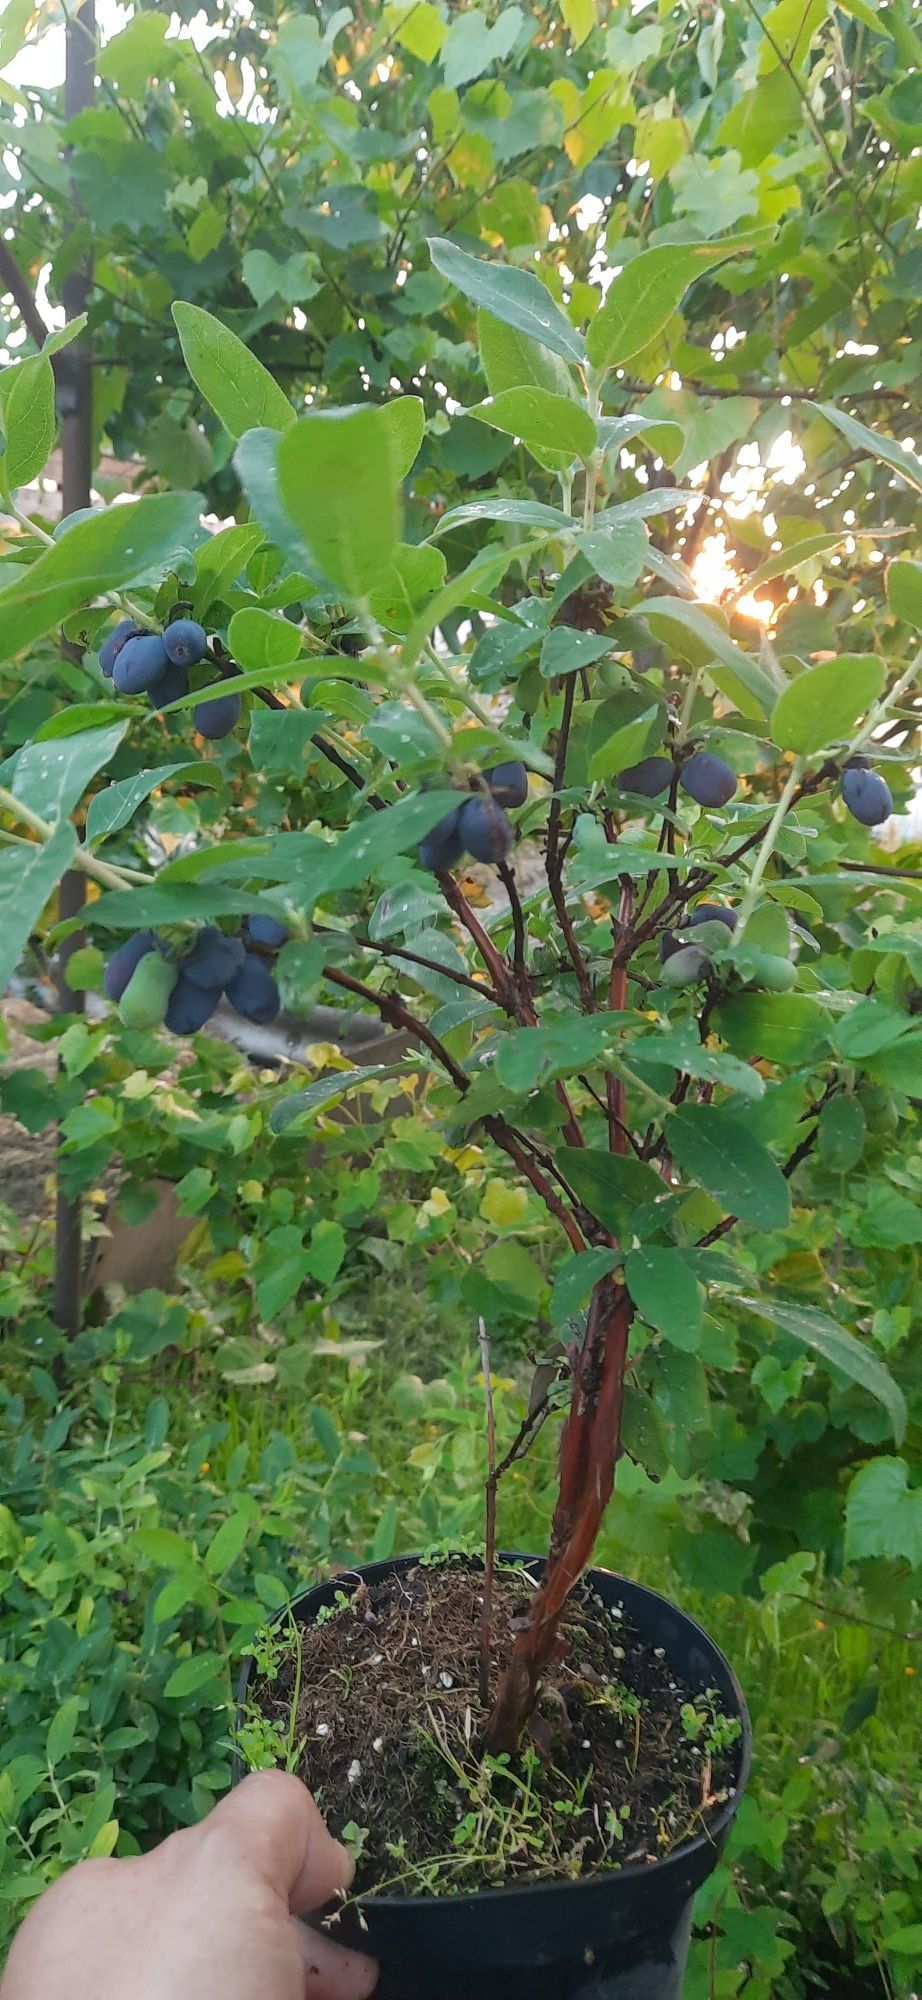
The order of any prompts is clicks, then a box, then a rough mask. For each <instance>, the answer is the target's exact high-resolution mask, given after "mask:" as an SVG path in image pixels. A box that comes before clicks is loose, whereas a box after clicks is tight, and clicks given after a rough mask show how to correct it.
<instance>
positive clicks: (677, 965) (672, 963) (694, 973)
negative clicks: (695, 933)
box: [662, 944, 711, 986]
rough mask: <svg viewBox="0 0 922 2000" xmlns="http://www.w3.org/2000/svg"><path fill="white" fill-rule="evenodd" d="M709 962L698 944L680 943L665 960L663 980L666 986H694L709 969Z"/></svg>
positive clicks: (705, 953)
mask: <svg viewBox="0 0 922 2000" xmlns="http://www.w3.org/2000/svg"><path fill="white" fill-rule="evenodd" d="M710 964H711V961H710V959H709V958H708V955H707V952H706V951H702V950H701V947H700V945H697V944H680V945H678V946H677V948H676V950H675V951H671V952H670V953H669V955H668V957H667V958H666V960H665V963H664V965H663V973H662V976H663V980H664V982H665V984H666V985H667V986H694V985H696V984H697V982H698V980H699V979H703V978H704V976H705V973H706V972H708V971H709V970H710Z"/></svg>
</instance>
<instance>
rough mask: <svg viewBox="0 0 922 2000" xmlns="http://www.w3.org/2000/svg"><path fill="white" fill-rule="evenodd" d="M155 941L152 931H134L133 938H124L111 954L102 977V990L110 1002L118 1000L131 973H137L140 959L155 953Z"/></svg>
mask: <svg viewBox="0 0 922 2000" xmlns="http://www.w3.org/2000/svg"><path fill="white" fill-rule="evenodd" d="M156 949H157V940H156V938H155V936H154V933H153V931H136V932H135V935H134V937H131V938H126V940H125V943H124V944H120V945H119V947H118V950H117V951H114V952H113V953H112V957H111V958H110V959H109V961H108V963H107V965H106V969H105V972H104V973H103V976H102V983H103V989H104V991H105V992H106V993H107V994H108V996H109V999H110V1000H120V999H121V997H122V994H123V993H124V991H125V988H126V986H127V984H128V981H129V979H130V978H131V976H132V973H133V972H136V971H137V968H138V966H139V965H140V963H141V960H142V958H146V957H147V954H148V952H149V951H156Z"/></svg>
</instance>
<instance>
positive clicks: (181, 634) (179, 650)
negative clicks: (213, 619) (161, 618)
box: [163, 618, 208, 667]
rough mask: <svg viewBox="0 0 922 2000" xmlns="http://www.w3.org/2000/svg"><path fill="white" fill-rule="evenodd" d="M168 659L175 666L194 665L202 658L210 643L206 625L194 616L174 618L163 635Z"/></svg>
mask: <svg viewBox="0 0 922 2000" xmlns="http://www.w3.org/2000/svg"><path fill="white" fill-rule="evenodd" d="M163 643H164V645H165V647H166V651H167V659H168V660H172V662H173V665H174V667H194V666H195V664H196V662H197V661H198V660H200V659H202V657H203V655H204V652H205V647H206V645H207V643H208V640H207V636H206V632H205V627H204V625H198V624H197V623H196V621H195V619H194V618H174V620H173V623H172V625H168V626H167V628H166V631H165V632H164V635H163Z"/></svg>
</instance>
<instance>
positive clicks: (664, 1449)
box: [621, 1382, 672, 1479]
mask: <svg viewBox="0 0 922 2000" xmlns="http://www.w3.org/2000/svg"><path fill="white" fill-rule="evenodd" d="M621 1442H622V1444H623V1446H624V1449H625V1451H626V1452H627V1455H628V1458H632V1459H633V1460H634V1462H635V1464H636V1465H642V1466H643V1469H644V1471H645V1472H647V1473H649V1475H650V1478H651V1479H663V1478H665V1475H666V1473H667V1472H668V1471H669V1468H670V1466H671V1464H672V1458H671V1456H670V1451H669V1436H668V1432H667V1429H666V1423H665V1419H664V1418H663V1415H662V1413H661V1412H660V1411H659V1410H658V1409H657V1407H656V1404H655V1403H654V1401H653V1398H652V1396H650V1395H648V1394H647V1393H646V1391H645V1390H643V1389H635V1387H634V1384H633V1382H625V1385H624V1406H623V1410H622V1416H621Z"/></svg>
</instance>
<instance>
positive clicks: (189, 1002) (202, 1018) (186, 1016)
mask: <svg viewBox="0 0 922 2000" xmlns="http://www.w3.org/2000/svg"><path fill="white" fill-rule="evenodd" d="M220 997H221V996H220V993H216V992H215V991H214V989H213V988H212V987H206V986H196V984H195V982H194V980H192V979H187V978H186V976H185V974H184V973H180V975H179V978H178V979H177V981H176V984H175V986H174V988H173V991H172V993H171V994H170V1000H169V1005H168V1007H167V1010H166V1013H165V1015H164V1022H165V1025H166V1026H167V1027H168V1028H169V1029H170V1030H171V1032H172V1033H173V1034H174V1035H194V1034H195V1031H196V1029H197V1028H204V1026H205V1022H206V1021H207V1020H208V1019H209V1017H210V1015H212V1014H213V1013H214V1010H215V1008H216V1006H217V1004H218V1001H219V999H220Z"/></svg>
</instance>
